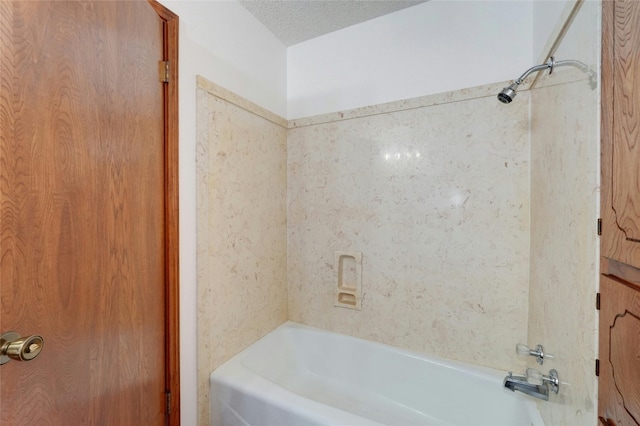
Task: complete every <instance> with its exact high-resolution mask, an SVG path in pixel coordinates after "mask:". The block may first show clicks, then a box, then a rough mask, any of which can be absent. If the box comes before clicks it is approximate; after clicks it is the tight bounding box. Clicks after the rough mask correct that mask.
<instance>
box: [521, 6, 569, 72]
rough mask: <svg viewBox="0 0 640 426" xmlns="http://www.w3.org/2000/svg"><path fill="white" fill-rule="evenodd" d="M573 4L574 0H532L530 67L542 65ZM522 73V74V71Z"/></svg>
mask: <svg viewBox="0 0 640 426" xmlns="http://www.w3.org/2000/svg"><path fill="white" fill-rule="evenodd" d="M574 4H575V0H554V1H546V0H534V2H533V11H532V13H533V28H532V34H533V51H532V52H533V55H532V56H531V61H532V64H531V66H533V65H538V64H541V63H543V61H544V60H545V58H546V55H547V54H548V53H549V49H550V48H551V45H552V44H553V42H554V41H555V39H556V35H557V34H558V33H559V32H560V29H561V28H562V26H563V25H564V23H565V21H566V20H567V17H568V16H569V14H570V13H571V9H572V8H573V5H574ZM557 59H559V60H561V59H564V58H557ZM522 71H523V72H524V70H522Z"/></svg>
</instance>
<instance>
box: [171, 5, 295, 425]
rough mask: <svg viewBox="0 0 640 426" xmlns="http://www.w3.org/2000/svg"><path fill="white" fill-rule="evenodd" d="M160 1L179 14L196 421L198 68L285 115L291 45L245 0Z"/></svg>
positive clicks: (186, 354) (187, 365) (185, 256)
mask: <svg viewBox="0 0 640 426" xmlns="http://www.w3.org/2000/svg"><path fill="white" fill-rule="evenodd" d="M160 2H161V3H162V4H163V5H165V6H166V7H167V8H169V9H170V10H171V11H173V12H174V13H176V14H177V15H178V16H179V17H180V43H179V49H180V51H179V54H180V64H179V67H180V69H179V73H180V82H179V84H180V89H179V90H180V93H179V96H180V105H179V109H180V114H179V115H180V118H179V119H180V153H179V154H180V374H181V377H180V387H181V422H182V424H183V425H186V426H194V425H196V424H197V406H196V404H197V362H196V351H197V338H196V306H197V300H196V75H198V74H199V75H202V76H204V77H206V78H207V79H209V80H210V81H213V82H215V83H217V84H219V85H221V86H224V87H225V88H227V89H229V90H232V91H234V92H235V93H237V94H239V95H241V96H242V97H244V98H246V99H249V100H251V101H252V102H255V103H257V104H259V105H260V106H262V107H264V108H266V109H268V110H270V111H272V112H275V113H276V114H279V115H282V116H285V115H286V95H285V94H286V48H285V46H284V45H283V44H282V43H280V41H278V40H277V39H276V38H275V36H273V35H272V34H271V33H269V32H268V31H267V30H266V29H265V28H264V27H263V26H262V24H260V23H259V22H258V21H257V20H256V19H255V18H254V17H253V15H251V14H250V13H249V12H248V11H247V10H246V9H245V8H244V7H242V6H241V5H240V3H238V2H236V1H235V0H233V1H170V0H160Z"/></svg>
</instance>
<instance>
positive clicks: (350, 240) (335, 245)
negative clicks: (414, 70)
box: [287, 90, 529, 370]
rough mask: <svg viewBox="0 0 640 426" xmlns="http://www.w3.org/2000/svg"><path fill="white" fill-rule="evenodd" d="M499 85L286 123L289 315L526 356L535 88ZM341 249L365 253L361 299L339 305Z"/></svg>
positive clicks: (399, 340) (430, 343)
mask: <svg viewBox="0 0 640 426" xmlns="http://www.w3.org/2000/svg"><path fill="white" fill-rule="evenodd" d="M496 93H497V91H496V90H493V91H491V93H490V94H489V95H486V94H483V95H481V96H480V97H477V98H474V97H470V98H468V99H461V100H457V101H456V102H449V103H442V104H437V105H432V106H426V107H417V108H413V109H409V110H401V111H393V112H388V113H382V114H378V115H372V116H358V114H356V115H354V117H357V118H353V119H347V120H344V119H341V121H334V122H326V123H322V124H310V125H308V126H306V127H300V128H290V130H289V136H288V155H289V160H288V169H289V177H288V203H289V206H288V273H287V280H288V283H289V317H290V319H291V320H294V321H299V322H302V323H306V324H310V325H313V326H317V327H320V328H325V329H329V330H333V331H337V332H341V333H345V334H348V335H354V336H358V337H361V338H366V339H371V340H376V341H380V342H383V343H387V344H392V345H396V346H402V347H405V348H409V349H413V350H418V351H423V352H428V353H431V354H434V355H438V356H442V357H446V358H450V359H456V360H461V361H467V362H471V363H474V364H479V365H484V366H489V367H495V368H500V369H514V370H517V369H523V368H524V360H522V359H518V358H516V354H515V350H514V347H515V344H516V343H517V342H518V341H522V340H526V335H527V308H528V287H529V284H528V271H529V144H528V141H529V136H528V135H529V121H528V112H529V111H528V108H529V107H528V96H529V95H528V93H527V92H523V93H520V94H519V97H518V102H517V103H516V102H514V103H513V104H511V105H509V106H505V105H503V104H500V103H499V102H498V101H497V100H496V98H495V95H496ZM323 121H324V120H323ZM310 123H313V121H310ZM341 250H352V251H359V252H362V254H363V269H362V277H363V278H362V291H363V299H362V310H361V311H353V310H349V309H344V308H340V307H334V303H333V295H334V285H335V283H336V273H337V271H336V270H335V269H334V262H333V256H334V251H341Z"/></svg>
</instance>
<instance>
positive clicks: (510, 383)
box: [504, 372, 549, 401]
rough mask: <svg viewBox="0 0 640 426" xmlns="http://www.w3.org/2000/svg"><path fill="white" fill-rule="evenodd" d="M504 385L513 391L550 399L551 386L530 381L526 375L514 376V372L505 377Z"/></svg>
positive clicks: (546, 399)
mask: <svg viewBox="0 0 640 426" xmlns="http://www.w3.org/2000/svg"><path fill="white" fill-rule="evenodd" d="M504 387H505V388H507V389H510V390H511V391H513V392H515V391H519V392H522V393H525V394H527V395H529V396H532V397H534V398H538V399H542V400H545V401H548V400H549V387H548V385H547V384H546V383H543V384H541V385H536V384H533V383H529V382H528V381H527V378H526V377H525V376H514V375H513V373H512V372H509V375H508V376H507V377H505V378H504Z"/></svg>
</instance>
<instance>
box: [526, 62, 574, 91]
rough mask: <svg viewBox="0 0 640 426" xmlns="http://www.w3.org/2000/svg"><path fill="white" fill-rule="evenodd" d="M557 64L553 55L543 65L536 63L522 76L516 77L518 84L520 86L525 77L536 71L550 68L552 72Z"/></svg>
mask: <svg viewBox="0 0 640 426" xmlns="http://www.w3.org/2000/svg"><path fill="white" fill-rule="evenodd" d="M561 62H568V61H561ZM556 65H557V62H556V61H554V59H553V56H552V57H551V58H549V60H548V61H547V63H546V64H542V65H536V66H535V67H531V68H529V69H528V70H526V71H525V72H524V73H523V74H522V75H521V76H520V77H518V78H517V79H516V82H515V83H516V84H517V85H518V86H520V85H521V84H522V82H523V81H524V79H525V78H527V77H529V74H531V73H534V72H536V71H542V70H546V69H547V68H550V70H549V74H551V73H552V72H553V68H554V67H555V66H556Z"/></svg>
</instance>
